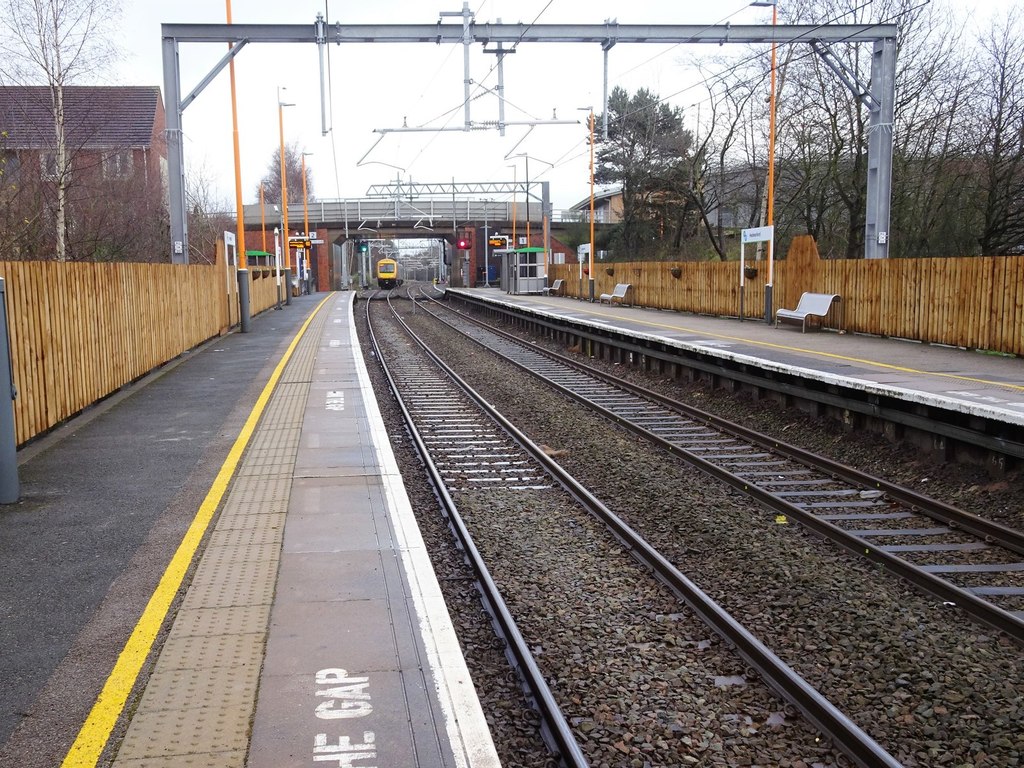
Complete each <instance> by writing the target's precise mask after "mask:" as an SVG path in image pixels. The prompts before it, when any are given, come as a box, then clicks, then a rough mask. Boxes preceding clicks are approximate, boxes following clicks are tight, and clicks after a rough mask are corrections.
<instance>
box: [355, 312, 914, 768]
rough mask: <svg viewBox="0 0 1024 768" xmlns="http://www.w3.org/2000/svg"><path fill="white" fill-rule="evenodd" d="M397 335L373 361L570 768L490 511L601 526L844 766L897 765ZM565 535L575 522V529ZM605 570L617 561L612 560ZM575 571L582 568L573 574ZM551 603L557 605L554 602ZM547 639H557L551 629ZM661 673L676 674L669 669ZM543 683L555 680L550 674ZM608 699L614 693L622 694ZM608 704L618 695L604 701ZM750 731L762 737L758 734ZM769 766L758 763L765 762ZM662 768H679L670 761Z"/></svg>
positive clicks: (425, 353)
mask: <svg viewBox="0 0 1024 768" xmlns="http://www.w3.org/2000/svg"><path fill="white" fill-rule="evenodd" d="M374 303H377V304H380V302H367V304H366V307H367V310H366V311H367V323H368V324H369V325H370V326H371V328H372V327H373V326H374V325H378V324H383V323H384V321H382V320H380V319H379V318H378V319H377V320H374V319H372V318H371V306H372V305H373V304H374ZM392 318H393V319H392ZM386 322H387V323H392V322H400V321H399V320H398V313H397V312H394V313H392V315H391V316H390V317H389V319H388V320H387V321H386ZM395 332H396V331H395V330H389V331H387V332H386V333H387V334H388V335H391V340H390V341H389V342H381V341H378V339H377V336H378V335H381V334H379V333H374V348H375V355H376V356H377V357H378V358H379V359H380V360H381V362H382V364H383V365H384V367H385V370H386V371H387V377H388V380H389V382H390V383H391V385H392V387H393V389H394V390H395V392H396V396H397V397H398V398H399V399H400V402H401V403H402V405H401V406H400V407H401V409H402V411H403V414H404V417H405V419H406V422H407V424H408V425H409V430H410V433H411V434H412V436H413V440H414V441H415V443H416V444H417V446H418V447H419V450H420V452H421V453H422V455H423V457H424V463H425V464H426V465H427V466H428V471H429V473H430V474H431V476H432V478H433V482H434V484H435V486H436V487H437V489H438V496H439V498H440V499H441V501H442V503H443V506H444V508H445V510H446V511H445V514H446V515H447V517H448V519H449V521H450V525H451V527H452V528H453V530H455V531H456V532H457V535H458V537H459V539H460V542H461V546H462V548H463V549H464V551H465V552H466V553H467V556H468V557H470V558H472V559H473V560H474V566H473V568H474V572H475V573H476V574H477V577H478V580H479V581H480V582H481V585H482V588H483V592H484V594H485V602H486V603H487V604H488V605H489V606H490V610H491V613H492V616H493V617H494V623H495V624H496V626H498V627H499V628H500V633H501V635H502V636H503V637H504V638H505V639H506V641H507V642H508V643H509V648H510V651H511V655H512V657H514V659H515V661H516V666H517V668H518V669H519V671H520V674H522V675H523V678H524V680H525V681H526V683H525V690H526V691H527V695H528V696H529V697H531V698H532V699H533V701H534V702H536V703H537V705H538V708H539V709H540V711H541V712H542V714H543V717H544V722H545V723H546V724H547V725H546V727H545V729H544V730H545V731H546V732H547V734H548V737H547V741H548V743H549V745H550V746H551V748H552V749H553V751H554V752H555V754H556V755H558V756H559V759H560V760H561V762H562V763H563V764H566V765H585V764H586V762H585V758H583V755H582V751H580V748H579V746H578V745H577V744H576V742H575V741H574V740H573V738H572V735H571V734H570V733H569V732H568V731H567V726H566V717H565V716H564V715H562V714H561V713H560V712H559V711H558V708H557V706H556V705H555V703H554V696H553V694H551V692H550V690H548V688H547V685H546V683H545V675H542V674H541V673H540V671H539V666H538V663H537V661H536V660H534V659H533V658H532V653H531V650H530V647H529V644H528V643H526V642H525V641H524V640H523V635H522V634H521V633H520V631H519V630H518V628H517V627H516V624H515V621H514V620H513V619H512V617H511V613H510V612H509V611H508V609H507V608H506V607H505V601H504V599H503V598H502V596H501V595H500V594H498V592H497V589H496V586H495V579H494V578H492V577H491V575H490V573H489V571H488V569H487V566H486V565H484V563H483V561H482V559H481V560H480V561H477V558H478V557H479V556H480V553H479V552H478V550H477V547H476V545H475V543H474V540H473V537H472V536H471V535H470V533H469V529H470V528H471V527H474V526H483V527H484V528H485V529H486V528H487V527H489V526H491V525H494V524H495V523H487V522H484V521H483V518H484V515H483V514H481V512H482V510H488V511H491V510H495V509H497V510H510V509H511V510H515V511H516V512H517V513H518V512H520V511H521V510H523V509H525V508H529V509H530V510H531V511H534V510H537V509H541V510H546V511H545V512H543V513H542V519H544V520H545V521H547V520H548V512H549V511H550V512H551V514H552V516H554V515H556V513H555V512H554V511H555V510H561V509H565V508H566V505H570V506H571V505H576V504H578V505H581V506H582V507H583V508H584V509H585V510H586V511H587V512H588V514H589V515H591V516H592V519H594V520H600V521H601V523H602V524H603V525H604V526H607V529H608V530H609V531H610V532H611V534H612V535H613V536H614V537H615V538H616V539H618V540H619V541H620V542H622V543H623V544H624V546H625V551H619V552H618V553H617V555H618V557H620V558H621V557H622V556H623V555H624V554H625V553H627V552H628V554H629V556H630V557H632V558H634V559H636V560H638V561H640V563H642V564H643V566H644V567H645V568H646V569H649V571H650V572H651V573H653V574H654V575H656V577H657V579H658V580H660V582H661V583H662V584H663V585H665V586H667V587H668V590H669V591H670V593H671V595H670V597H671V596H674V598H681V599H682V600H684V601H685V602H686V604H687V605H688V606H689V607H690V608H691V609H692V611H693V612H694V613H695V614H696V615H697V616H699V617H700V619H701V620H702V621H703V622H705V623H706V624H707V625H708V626H710V627H711V628H713V629H714V631H715V632H717V633H718V634H719V635H720V636H721V637H723V638H725V639H726V640H727V641H728V642H729V644H730V645H732V646H733V647H734V648H735V649H736V650H737V652H738V653H739V654H740V656H741V657H742V658H743V659H744V660H745V661H746V663H747V664H748V665H750V666H751V667H753V669H755V670H756V671H757V673H758V674H759V675H760V676H761V678H762V679H763V680H764V681H765V682H766V683H767V685H768V686H769V687H770V688H771V689H773V690H775V691H777V692H778V693H780V694H781V695H782V696H783V698H784V699H786V700H788V701H789V702H790V703H792V704H793V705H795V706H796V707H797V708H798V709H799V710H800V711H801V712H802V713H803V714H804V716H805V717H806V718H807V720H808V721H809V722H810V723H813V724H814V726H815V727H816V728H817V729H818V730H819V731H820V732H821V733H822V734H824V735H825V736H827V737H828V739H829V741H830V742H831V743H832V744H834V745H835V747H836V748H837V749H838V750H839V751H840V752H841V753H842V754H844V755H846V757H847V758H848V759H850V760H852V761H853V762H854V763H855V764H857V765H864V766H896V765H900V763H899V762H898V761H896V760H895V758H893V757H892V756H891V755H889V754H888V753H887V752H886V751H885V750H884V749H883V748H882V747H880V746H879V745H878V744H877V743H876V742H875V741H874V740H873V739H872V738H871V737H870V736H868V735H867V734H866V733H865V732H864V731H862V730H861V729H860V728H859V727H858V726H857V725H856V724H855V723H854V722H853V721H852V720H851V719H850V718H849V717H847V716H846V715H845V714H843V713H842V712H841V711H840V710H839V709H837V708H836V707H835V706H833V705H832V704H831V703H830V702H828V701H827V700H826V699H825V698H824V697H823V696H821V694H820V693H818V692H817V691H816V690H815V689H814V688H813V686H811V685H809V684H808V683H807V682H806V681H805V680H803V679H802V678H801V677H800V676H799V675H797V674H796V673H795V672H794V671H793V670H792V669H791V668H789V667H788V666H787V665H785V664H784V663H783V662H782V661H781V660H780V659H779V658H778V657H777V656H776V655H775V654H774V653H772V652H771V650H769V649H768V648H767V647H766V646H764V645H763V643H761V642H760V641H759V640H758V639H757V638H756V637H755V636H754V635H753V634H752V633H750V632H749V631H748V630H746V629H745V628H744V627H743V626H742V625H741V624H740V623H739V622H737V621H736V620H735V619H733V618H732V617H731V616H730V615H729V614H728V613H727V612H726V611H724V610H723V609H722V608H721V607H720V606H718V605H717V604H716V603H715V602H714V601H712V600H711V599H710V598H709V597H708V596H707V595H706V594H704V593H703V592H702V591H701V590H700V589H699V588H698V587H697V586H696V585H695V584H693V583H692V582H690V581H689V580H688V579H687V578H686V577H685V576H683V575H682V574H681V573H680V572H679V571H678V570H677V569H676V568H675V566H673V565H672V564H671V563H670V562H669V560H668V559H667V558H665V557H664V556H663V555H661V554H660V553H659V552H657V551H656V550H655V549H654V548H653V547H651V546H650V545H649V544H648V543H647V542H645V541H644V540H643V538H642V537H640V536H639V535H638V534H636V533H635V532H634V531H633V530H632V529H630V528H629V527H628V526H627V525H626V524H625V523H624V522H623V521H622V520H621V519H619V518H618V517H617V516H616V515H614V514H613V513H612V512H611V510H609V509H608V507H607V506H605V505H604V504H602V503H601V501H600V500H599V499H598V498H596V497H595V496H594V495H593V494H591V493H590V492H589V491H588V490H587V489H586V488H584V487H582V486H581V485H580V484H579V483H577V482H576V481H575V480H574V479H573V478H572V477H571V476H570V475H569V474H568V473H567V472H565V470H564V469H562V467H561V466H560V465H559V464H558V463H557V462H555V461H554V460H552V459H551V458H550V457H549V456H548V455H547V453H546V452H545V451H544V450H543V449H541V448H540V447H538V446H536V445H534V444H533V443H532V442H530V440H529V439H528V438H527V437H526V436H525V435H523V434H521V433H520V432H519V431H518V430H517V429H516V427H515V426H513V425H512V424H511V423H509V422H508V421H507V420H506V419H504V417H502V416H501V415H500V413H498V412H497V411H496V410H495V409H494V408H493V407H492V406H491V405H490V404H488V403H487V401H486V399H485V398H483V397H482V396H480V395H479V394H477V393H475V392H474V391H473V390H472V389H471V388H469V387H468V385H466V384H465V383H464V382H462V381H461V380H460V379H459V378H458V376H457V375H456V374H455V372H454V371H452V370H451V369H450V368H448V366H446V365H445V364H444V363H443V362H442V361H441V359H440V358H439V357H437V356H436V355H434V354H433V353H432V352H431V351H429V349H428V348H427V347H426V345H425V344H423V343H422V342H420V341H418V340H416V341H414V343H415V344H417V345H418V347H417V348H416V349H412V348H411V347H410V345H409V344H408V343H407V342H404V341H397V340H395V338H394V336H393V334H394V333H395ZM401 333H402V334H405V335H406V338H409V339H414V340H415V339H416V337H415V335H414V334H413V332H412V330H411V329H410V328H409V327H408V326H407V325H405V324H404V323H402V331H401ZM465 508H469V509H472V510H475V511H474V512H472V513H471V518H472V519H471V520H470V522H469V523H467V522H465V521H464V520H463V517H462V513H461V512H460V510H462V509H465ZM555 519H557V518H555ZM511 522H512V524H513V525H522V523H521V522H517V521H516V520H512V521H511ZM568 525H574V524H573V523H571V522H569V523H568ZM518 535H519V534H518V533H514V534H513V536H518ZM508 543H509V546H513V544H512V542H511V541H510V542H508ZM551 546H552V540H551V539H550V538H544V539H543V543H541V544H540V545H538V546H537V547H536V550H539V551H537V552H534V553H533V554H535V555H536V556H538V557H540V558H541V561H542V563H541V566H540V567H542V568H544V569H547V568H548V567H549V565H548V563H546V562H544V561H545V560H546V559H547V558H550V557H554V556H557V555H556V554H555V553H548V552H547V551H546V550H547V549H548V548H549V547H551ZM531 552H532V550H531ZM604 560H614V558H612V557H610V556H609V557H607V558H605V559H604ZM604 560H602V563H603V562H604ZM633 567H635V566H633ZM570 568H573V569H575V566H570ZM586 570H587V566H585V565H581V566H579V572H580V573H583V572H585V571H586ZM619 578H620V579H621V578H622V577H621V576H620V577H619ZM644 578H649V576H645V577H644ZM636 579H637V575H636V574H634V575H632V576H628V577H626V583H627V584H628V588H629V589H641V590H642V588H640V587H638V584H637V581H636ZM548 586H551V585H548ZM587 589H588V591H591V592H600V591H601V588H600V585H597V586H593V585H587ZM546 599H547V600H548V601H550V599H551V595H548V596H547V597H546ZM566 599H568V597H567V596H566ZM676 613H677V611H672V610H671V609H669V611H668V615H676ZM657 615H664V614H657ZM601 623H603V618H602V617H601V616H600V615H597V616H594V617H593V618H591V619H589V620H587V619H583V620H582V621H581V626H584V627H588V626H598V625H599V624H601ZM547 631H549V632H550V631H552V630H551V629H550V628H549V629H548V630H547ZM690 631H691V632H692V631H693V630H690ZM538 641H540V645H541V646H543V644H544V643H543V638H537V637H534V638H533V642H534V643H537V642H538ZM698 646H699V647H701V649H702V650H703V648H705V647H706V646H703V644H702V643H701V644H698ZM633 652H635V649H633V650H632V651H631V650H630V649H629V648H628V647H619V648H616V649H615V650H614V651H613V653H614V655H615V656H621V655H623V654H630V653H633ZM668 657H669V658H670V659H672V663H673V664H678V663H679V659H678V658H677V657H676V654H675V653H672V652H670V653H668ZM584 663H586V660H584ZM664 674H669V672H667V671H666V672H664ZM547 676H548V677H552V676H553V677H556V678H558V677H559V675H558V674H557V673H553V672H552V671H551V670H550V669H549V670H548V671H547ZM710 676H711V677H713V678H714V679H716V680H717V679H729V676H727V675H724V676H723V675H710ZM612 685H614V683H612ZM610 690H611V691H614V688H611V689H610ZM605 695H606V696H608V695H614V694H612V693H609V692H606V693H605ZM577 719H578V718H577ZM783 719H784V718H783ZM768 720H771V718H770V717H769V718H768ZM780 722H781V721H780ZM754 730H755V732H756V729H754ZM764 735H765V736H769V735H770V729H765V733H764ZM792 736H793V734H791V733H787V734H786V735H785V739H790V738H792ZM780 738H782V737H781V736H780ZM622 748H623V749H625V745H622ZM762 749H763V747H762ZM785 749H786V751H784V752H781V753H777V754H776V757H775V758H774V760H781V759H782V758H781V755H786V756H787V757H786V759H788V758H789V757H792V754H793V752H792V751H791V750H792V749H793V748H792V747H791V746H787V747H786V748H785ZM804 749H809V750H810V751H811V752H814V751H816V750H818V749H820V746H816V747H810V748H808V747H804ZM677 759H678V758H677ZM765 759H766V758H765V756H764V755H763V754H762V755H760V756H759V757H758V759H757V760H758V761H764V760H765ZM577 761H578V762H577ZM755 762H756V761H755ZM768 762H773V759H772V758H768ZM658 764H675V763H671V760H670V762H664V763H658ZM826 764H828V763H826Z"/></svg>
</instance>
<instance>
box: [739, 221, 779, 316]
mask: <svg viewBox="0 0 1024 768" xmlns="http://www.w3.org/2000/svg"><path fill="white" fill-rule="evenodd" d="M747 243H768V275H767V277H768V279H767V280H766V281H765V284H764V319H765V322H766V323H768V324H769V325H770V324H771V322H772V278H773V275H772V272H773V270H772V267H773V264H772V256H773V252H774V251H775V227H774V226H768V227H751V228H750V229H741V230H740V321H741V322H742V320H743V312H744V307H743V292H744V280H745V278H746V275H745V272H746V266H747V265H746V256H745V254H744V252H743V247H744V246H745V245H746V244H747Z"/></svg>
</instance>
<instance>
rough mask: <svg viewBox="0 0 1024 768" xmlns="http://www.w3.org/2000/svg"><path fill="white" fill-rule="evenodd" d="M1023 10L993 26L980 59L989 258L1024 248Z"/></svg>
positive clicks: (982, 197) (984, 230) (983, 232)
mask: <svg viewBox="0 0 1024 768" xmlns="http://www.w3.org/2000/svg"><path fill="white" fill-rule="evenodd" d="M1022 18H1024V16H1022V14H1021V11H1020V9H1019V8H1018V9H1015V10H1013V11H1011V12H1010V13H1009V14H1008V15H1007V16H1006V17H1005V18H1004V19H1002V20H1000V21H995V22H993V24H992V26H991V28H990V29H989V31H988V33H987V34H986V35H985V37H984V38H983V39H982V41H981V50H980V53H979V58H978V68H979V73H980V75H979V77H978V81H977V82H978V92H977V93H976V97H977V102H978V103H979V106H980V109H979V112H980V114H979V138H980V142H979V146H978V153H977V154H978V162H979V164H980V169H979V170H980V173H979V174H978V177H979V178H980V179H981V180H982V184H981V188H980V189H979V194H978V195H977V196H976V199H977V201H978V203H979V206H978V207H979V208H980V211H979V213H980V232H979V236H978V242H979V244H980V245H981V252H982V253H983V254H985V255H997V254H1004V253H1010V252H1011V251H1016V250H1017V249H1019V248H1021V247H1022V246H1024V34H1022V33H1024V29H1022V26H1024V25H1022V24H1021V20H1022Z"/></svg>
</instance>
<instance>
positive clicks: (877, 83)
mask: <svg viewBox="0 0 1024 768" xmlns="http://www.w3.org/2000/svg"><path fill="white" fill-rule="evenodd" d="M870 87H871V96H872V99H873V100H874V103H875V104H876V105H877V107H876V108H874V109H871V111H870V117H869V120H868V189H867V198H868V199H867V208H866V212H865V213H866V216H865V226H864V258H866V259H885V258H888V256H889V239H890V238H889V210H890V198H891V196H892V142H893V134H892V131H893V125H892V123H893V114H894V102H895V101H896V39H895V38H886V39H884V40H878V41H876V42H875V47H874V51H873V53H872V56H871V86H870Z"/></svg>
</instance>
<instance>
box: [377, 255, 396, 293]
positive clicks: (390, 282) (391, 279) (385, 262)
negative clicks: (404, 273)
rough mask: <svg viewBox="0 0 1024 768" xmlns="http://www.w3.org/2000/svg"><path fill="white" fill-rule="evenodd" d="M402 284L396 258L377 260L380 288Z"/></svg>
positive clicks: (378, 284)
mask: <svg viewBox="0 0 1024 768" xmlns="http://www.w3.org/2000/svg"><path fill="white" fill-rule="evenodd" d="M401 284H402V281H401V280H400V279H399V278H398V262H397V261H395V260H394V259H381V260H380V261H378V262H377V286H378V287H379V288H396V287H398V286H399V285H401Z"/></svg>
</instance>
